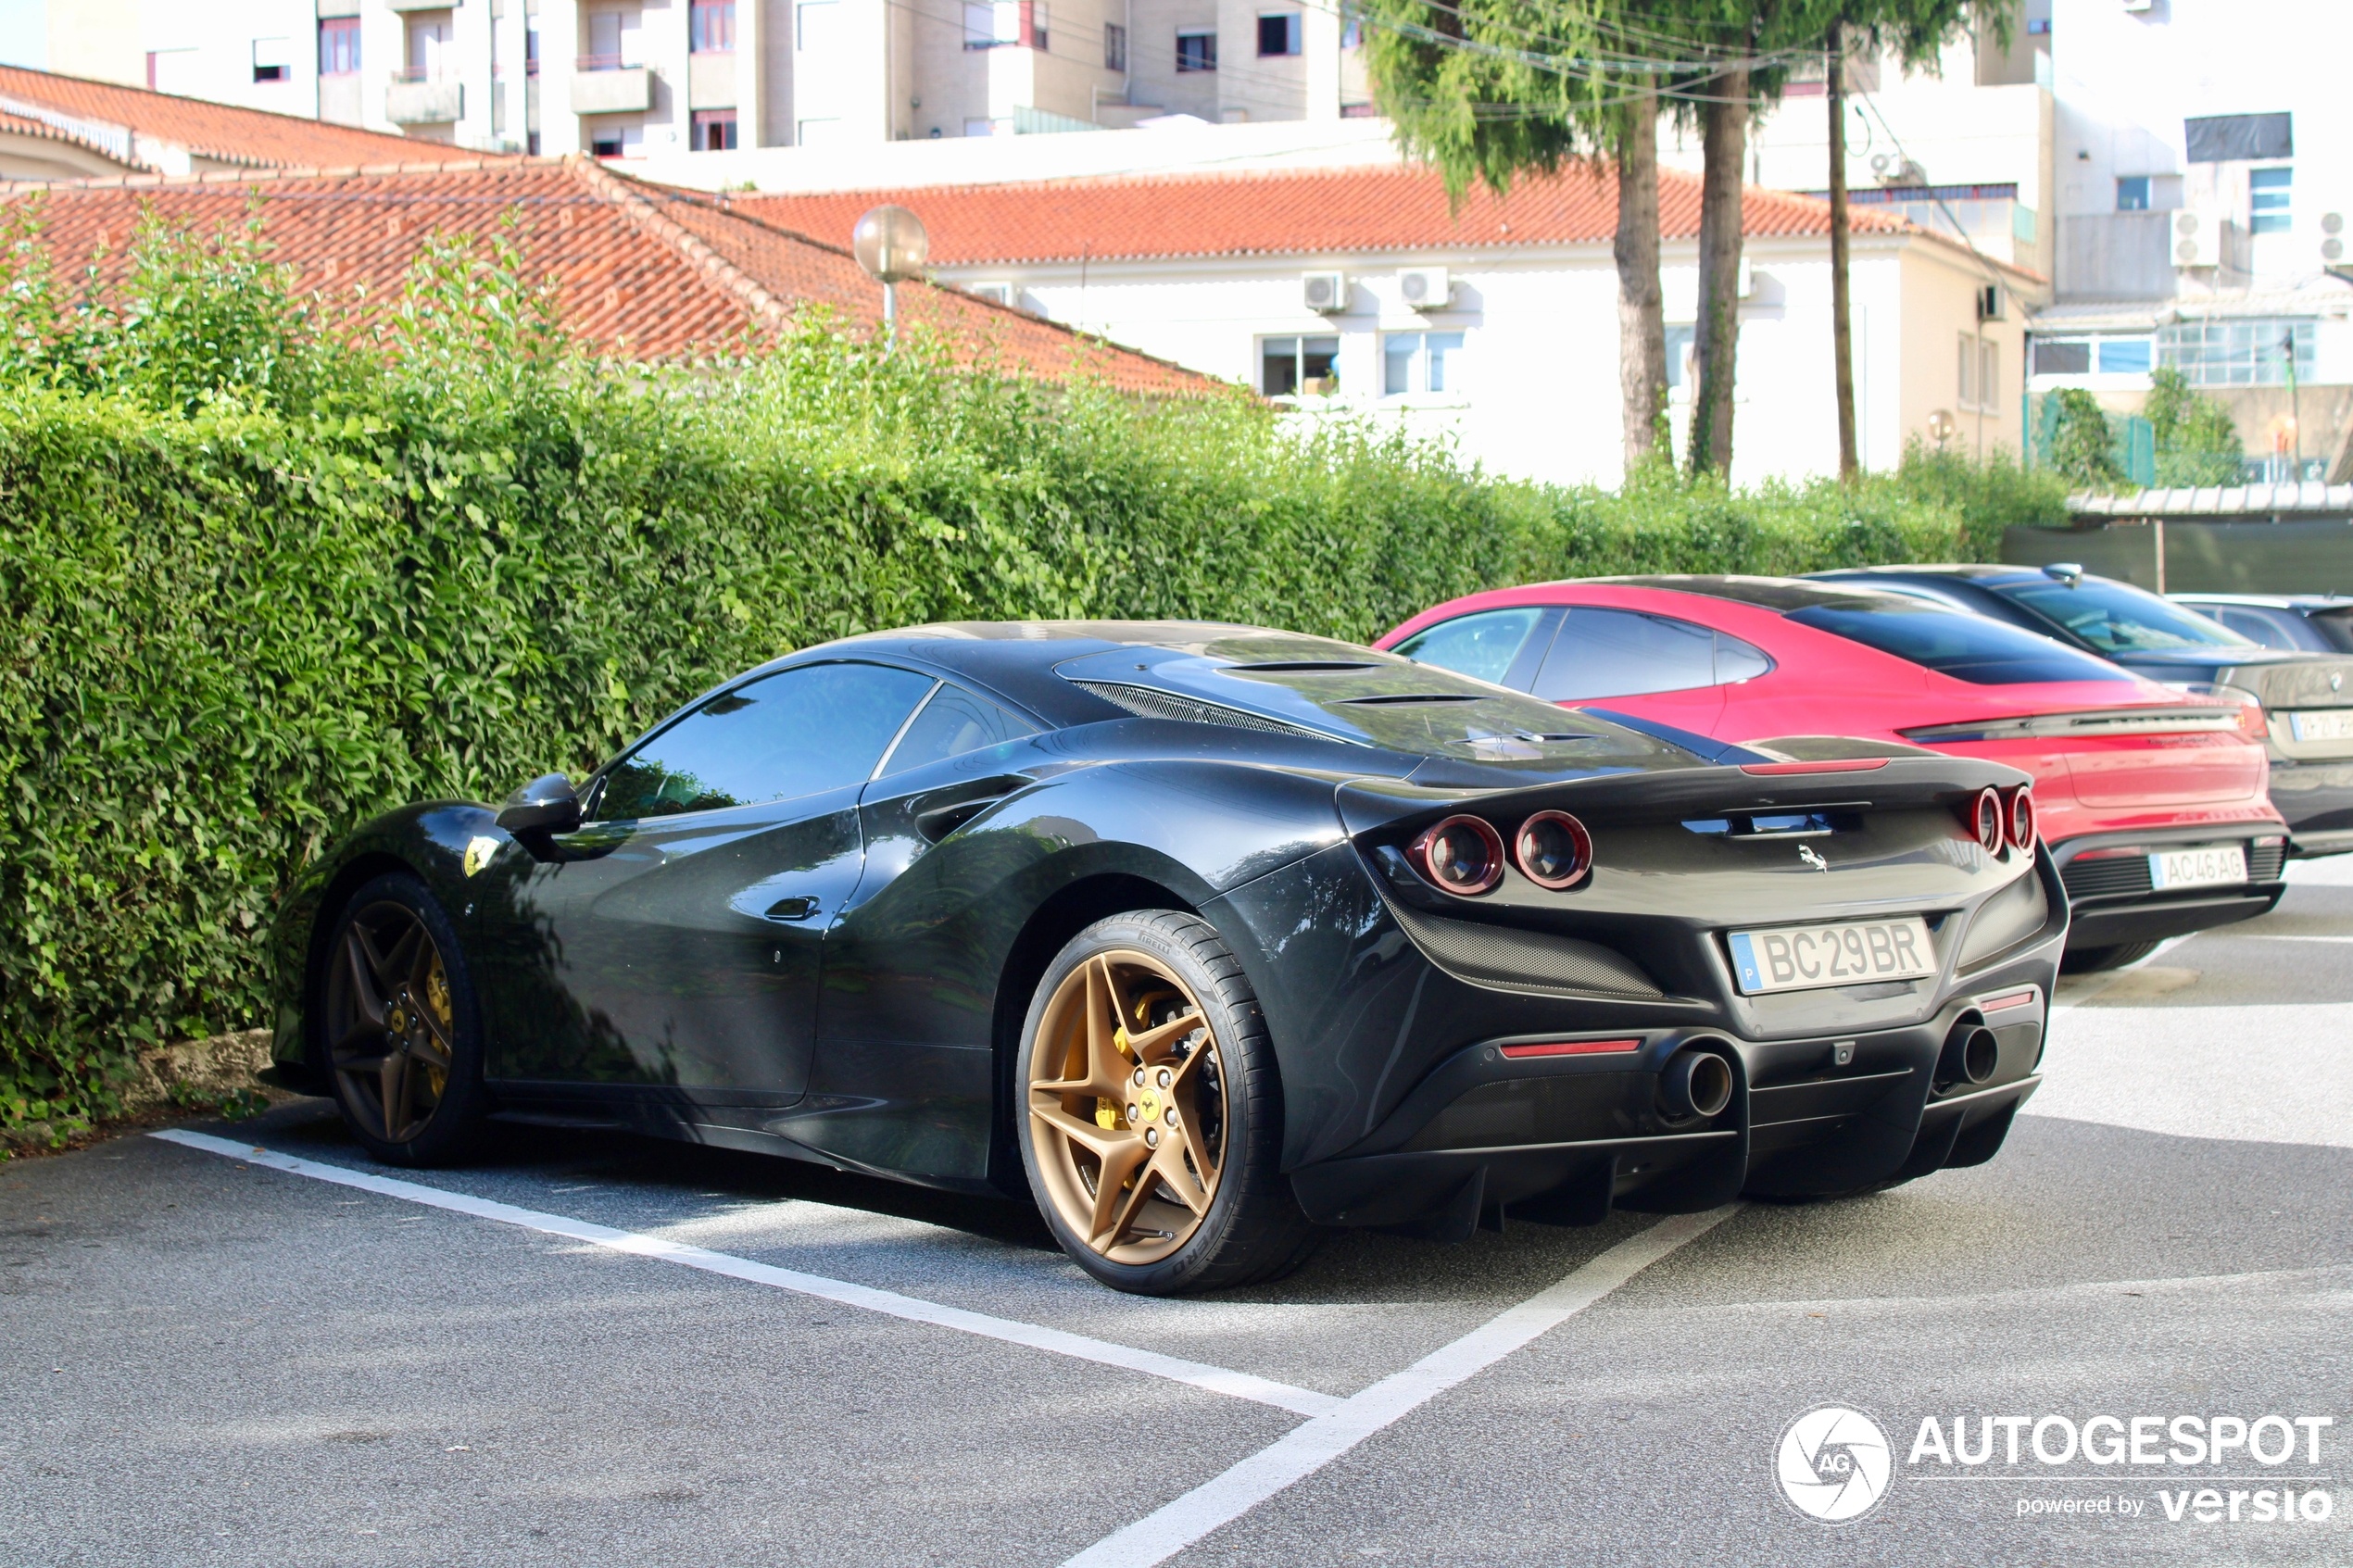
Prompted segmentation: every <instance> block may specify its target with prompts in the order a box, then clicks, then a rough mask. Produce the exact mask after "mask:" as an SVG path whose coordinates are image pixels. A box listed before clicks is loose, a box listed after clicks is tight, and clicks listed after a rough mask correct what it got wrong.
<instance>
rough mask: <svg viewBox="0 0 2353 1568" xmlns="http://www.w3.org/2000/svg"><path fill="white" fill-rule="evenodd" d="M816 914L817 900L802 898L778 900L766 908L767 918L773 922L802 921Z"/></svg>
mask: <svg viewBox="0 0 2353 1568" xmlns="http://www.w3.org/2000/svg"><path fill="white" fill-rule="evenodd" d="M816 912H817V900H816V899H814V898H811V897H796V898H779V899H777V900H776V901H775V902H774V903H773V904H771V905H769V906H768V918H769V919H770V920H774V921H803V920H807V919H808V918H809V917H810V916H812V915H813V914H815V913H816Z"/></svg>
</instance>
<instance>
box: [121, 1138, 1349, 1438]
mask: <svg viewBox="0 0 2353 1568" xmlns="http://www.w3.org/2000/svg"><path fill="white" fill-rule="evenodd" d="M148 1136H149V1137H154V1138H160V1139H162V1140H163V1141H164V1142H166V1143H176V1144H181V1145H183V1146H184V1147H186V1148H195V1149H201V1150H203V1151H204V1152H205V1153H207V1154H218V1155H222V1156H225V1157H227V1158H229V1159H232V1160H243V1161H245V1163H246V1164H249V1165H259V1166H263V1167H266V1168H267V1169H269V1170H272V1171H283V1172H284V1173H287V1174H289V1175H295V1176H307V1177H308V1178H310V1179H311V1180H312V1181H320V1182H332V1183H333V1184H335V1185H338V1186H347V1187H357V1188H359V1190H361V1191H362V1192H372V1193H377V1194H379V1195H381V1196H383V1197H385V1198H399V1199H401V1200H402V1201H404V1202H408V1203H422V1204H424V1205H426V1206H428V1207H430V1208H434V1209H447V1210H450V1211H452V1212H454V1213H459V1214H471V1215H472V1216H473V1217H474V1218H476V1219H481V1220H495V1221H497V1223H500V1224H507V1225H516V1226H519V1227H521V1228H522V1229H524V1230H533V1231H538V1232H541V1233H542V1234H544V1235H547V1236H564V1237H567V1238H569V1239H570V1240H573V1241H585V1242H587V1243H589V1244H590V1245H591V1246H595V1247H602V1248H608V1249H609V1250H611V1251H614V1252H625V1253H628V1254H629V1255H631V1256H632V1257H637V1258H653V1259H657V1260H659V1261H662V1262H665V1263H679V1264H683V1265H685V1266H686V1267H687V1268H690V1269H700V1270H701V1271H703V1272H704V1273H713V1274H722V1275H724V1276H725V1277H726V1278H729V1279H737V1280H742V1281H745V1282H746V1283H748V1284H751V1285H765V1286H773V1287H774V1288H775V1289H778V1290H789V1291H791V1292H793V1293H794V1294H795V1295H799V1296H813V1297H816V1298H819V1299H821V1300H826V1301H834V1302H838V1303H840V1304H841V1305H842V1306H845V1307H861V1308H863V1309H864V1310H866V1311H870V1312H880V1313H882V1314H884V1315H885V1316H887V1317H894V1318H903V1319H905V1320H907V1321H908V1322H910V1323H930V1324H932V1325H933V1326H935V1327H937V1328H952V1329H954V1330H956V1331H957V1332H959V1333H962V1334H972V1335H977V1336H980V1337H982V1338H984V1339H1000V1340H1003V1341H1005V1342H1006V1343H1008V1344H1013V1345H1026V1346H1027V1347H1029V1348H1031V1349H1033V1350H1047V1351H1051V1352H1052V1353H1053V1354H1055V1355H1060V1356H1069V1357H1072V1358H1074V1359H1076V1360H1078V1361H1098V1362H1101V1364H1103V1365H1105V1366H1115V1367H1121V1368H1124V1369H1126V1371H1129V1372H1139V1373H1143V1374H1146V1375H1148V1376H1151V1377H1164V1378H1166V1379H1168V1380H1169V1381H1170V1382H1172V1383H1183V1384H1189V1385H1190V1386H1193V1387H1195V1388H1202V1389H1206V1390H1207V1391H1209V1392H1210V1393H1213V1394H1225V1395H1227V1396H1229V1397H1231V1398H1233V1399H1248V1400H1251V1401H1252V1402H1253V1403H1256V1404H1262V1405H1273V1406H1275V1407H1276V1408H1277V1409H1278V1410H1287V1411H1290V1412H1291V1413H1293V1414H1294V1415H1305V1416H1323V1415H1327V1414H1330V1413H1332V1412H1333V1411H1339V1410H1340V1409H1342V1408H1344V1405H1345V1401H1343V1400H1341V1399H1339V1398H1338V1397H1337V1396H1335V1395H1331V1394H1319V1393H1317V1392H1315V1390H1314V1389H1312V1388H1295V1387H1293V1386H1290V1384H1288V1383H1277V1382H1275V1381H1274V1380H1273V1379H1272V1378H1265V1377H1258V1376H1254V1375H1252V1374H1250V1373H1246V1372H1234V1371H1231V1370H1229V1369H1227V1368H1226V1367H1214V1366H1208V1365H1205V1364H1203V1363H1202V1362H1200V1361H1185V1360H1183V1359H1182V1358H1180V1357H1176V1356H1164V1355H1162V1354H1161V1353H1160V1352H1158V1351H1157V1350H1140V1349H1138V1348H1135V1347H1134V1346H1132V1345H1115V1344H1114V1343H1112V1342H1111V1341H1110V1340H1107V1339H1096V1338H1092V1337H1090V1336H1087V1335H1084V1334H1070V1333H1066V1332H1064V1331H1063V1330H1062V1329H1059V1328H1046V1327H1043V1326H1041V1325H1040V1324H1038V1323H1021V1322H1019V1321H1017V1320H1015V1319H1013V1318H998V1317H990V1316H989V1315H988V1313H986V1312H972V1311H965V1310H964V1309H963V1308H962V1307H948V1306H942V1305H941V1304H939V1303H938V1302H937V1301H925V1300H923V1299H920V1298H916V1297H913V1296H901V1295H900V1294H899V1293H898V1292H897V1291H894V1290H877V1289H875V1288H874V1287H873V1286H863V1285H852V1284H850V1283H849V1281H847V1280H838V1279H827V1278H826V1277H825V1276H824V1275H823V1274H809V1273H801V1272H800V1271H799V1270H798V1269H780V1268H777V1267H775V1266H774V1264H770V1263H755V1262H753V1261H751V1260H750V1259H749V1258H738V1257H736V1256H734V1255H733V1254H731V1253H726V1252H713V1251H711V1250H709V1249H708V1248H700V1247H689V1246H687V1245H686V1244H685V1243H683V1242H676V1241H665V1240H663V1239H662V1238H661V1237H660V1236H644V1235H640V1234H639V1233H637V1232H635V1231H623V1230H615V1229H613V1228H612V1227H611V1226H610V1225H598V1224H592V1223H589V1222H587V1221H585V1220H574V1219H572V1218H570V1217H568V1216H566V1215H562V1214H546V1213H542V1212H540V1211H539V1210H535V1209H521V1208H517V1207H516V1206H515V1205H513V1204H511V1203H499V1202H496V1201H494V1200H493V1199H490V1198H475V1197H473V1196H472V1195H471V1194H468V1193H462V1192H451V1191H449V1190H447V1188H444V1187H434V1186H426V1185H423V1184H422V1183H419V1182H404V1181H401V1180H399V1179H397V1178H396V1177H392V1176H378V1175H371V1174H370V1173H368V1172H365V1171H354V1170H352V1169H350V1168H349V1167H347V1166H343V1165H327V1164H322V1163H321V1162H320V1161H318V1160H303V1159H300V1158H298V1157H296V1156H295V1155H291V1154H280V1153H278V1152H277V1151H276V1150H275V1149H269V1148H260V1147H258V1145H254V1144H244V1143H238V1142H236V1141H234V1140H233V1139H230V1138H217V1137H213V1136H212V1135H209V1134H206V1133H190V1132H183V1131H182V1130H181V1129H179V1128H177V1127H172V1128H166V1129H165V1130H163V1131H161V1132H157V1133H150V1134H148Z"/></svg>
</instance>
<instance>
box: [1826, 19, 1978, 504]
mask: <svg viewBox="0 0 2353 1568" xmlns="http://www.w3.org/2000/svg"><path fill="white" fill-rule="evenodd" d="M1845 53H1846V38H1845V30H1844V28H1843V24H1841V23H1839V22H1835V21H1834V22H1832V23H1831V40H1830V69H1829V82H1828V91H1827V94H1826V96H1827V97H1828V98H1829V99H1830V106H1831V358H1833V359H1834V360H1835V361H1836V371H1837V381H1838V477H1839V479H1840V480H1841V481H1842V482H1843V483H1854V481H1855V478H1856V475H1857V474H1858V473H1860V472H1861V470H1862V462H1861V459H1860V458H1859V457H1858V456H1857V454H1856V450H1855V319H1854V305H1853V301H1852V295H1851V290H1850V288H1849V279H1848V275H1847V253H1848V247H1847V235H1846V77H1845V69H1846V61H1845V57H1844V56H1845ZM1981 444H1982V443H1981Z"/></svg>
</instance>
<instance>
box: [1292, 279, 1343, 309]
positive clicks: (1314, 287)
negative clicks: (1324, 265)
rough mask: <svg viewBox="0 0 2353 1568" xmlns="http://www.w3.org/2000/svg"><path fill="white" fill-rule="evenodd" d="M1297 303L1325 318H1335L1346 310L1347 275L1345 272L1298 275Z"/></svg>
mask: <svg viewBox="0 0 2353 1568" xmlns="http://www.w3.org/2000/svg"><path fill="white" fill-rule="evenodd" d="M1299 302H1300V303H1301V304H1302V305H1304V306H1305V307H1307V308H1308V309H1310V310H1314V311H1317V312H1319V313H1321V314H1323V315H1326V316H1337V315H1339V314H1340V312H1341V311H1343V310H1346V309H1347V308H1348V274H1347V273H1345V272H1305V273H1302V274H1301V275H1300V280H1299Z"/></svg>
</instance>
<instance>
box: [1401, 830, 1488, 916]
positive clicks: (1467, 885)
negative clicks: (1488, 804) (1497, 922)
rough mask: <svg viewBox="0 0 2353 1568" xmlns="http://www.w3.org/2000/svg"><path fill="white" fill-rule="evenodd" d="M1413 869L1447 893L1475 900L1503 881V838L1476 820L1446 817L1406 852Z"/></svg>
mask: <svg viewBox="0 0 2353 1568" xmlns="http://www.w3.org/2000/svg"><path fill="white" fill-rule="evenodd" d="M1406 854H1407V856H1408V858H1409V859H1412V860H1413V862H1414V869H1415V870H1416V871H1417V872H1421V873H1422V875H1424V876H1426V877H1428V878H1429V880H1430V881H1432V882H1434V883H1436V884H1438V885H1439V886H1441V887H1442V888H1444V889H1445V890H1446V891H1447V892H1449V893H1452V894H1454V895H1456V896H1458V897H1464V898H1476V897H1478V896H1479V895H1480V894H1482V893H1484V892H1486V891H1487V890H1488V889H1489V888H1491V887H1493V886H1494V885H1495V884H1497V883H1498V882H1501V881H1502V880H1503V879H1504V835H1503V834H1499V833H1497V832H1496V831H1495V830H1494V829H1493V828H1491V827H1490V826H1489V825H1488V824H1487V823H1486V822H1483V821H1481V820H1480V819H1479V818H1477V817H1449V818H1447V819H1446V820H1445V821H1444V822H1440V823H1439V824H1438V825H1436V826H1435V827H1431V828H1428V829H1425V830H1424V831H1423V833H1422V835H1421V836H1420V837H1419V838H1417V839H1416V840H1414V847H1412V848H1411V849H1410V850H1408V851H1406Z"/></svg>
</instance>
